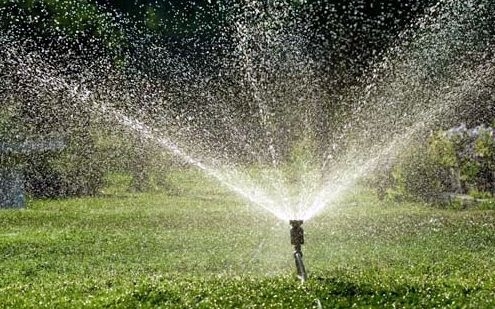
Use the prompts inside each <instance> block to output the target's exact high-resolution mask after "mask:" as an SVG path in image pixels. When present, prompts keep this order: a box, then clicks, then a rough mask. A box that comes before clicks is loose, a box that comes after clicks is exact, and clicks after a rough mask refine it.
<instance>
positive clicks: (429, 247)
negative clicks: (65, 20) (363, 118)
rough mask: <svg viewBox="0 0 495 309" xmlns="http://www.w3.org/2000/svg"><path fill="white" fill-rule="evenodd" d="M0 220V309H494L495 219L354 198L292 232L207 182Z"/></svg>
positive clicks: (41, 204) (40, 204) (189, 177)
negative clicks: (301, 242)
mask: <svg viewBox="0 0 495 309" xmlns="http://www.w3.org/2000/svg"><path fill="white" fill-rule="evenodd" d="M174 181H175V182H176V186H177V188H180V190H179V192H177V193H176V194H173V195H170V194H169V195H167V194H127V193H119V190H118V188H116V187H113V188H109V189H108V190H107V191H108V192H110V193H111V194H110V195H108V196H104V197H99V198H87V199H71V200H60V201H33V202H31V203H30V204H29V207H28V208H27V209H26V210H23V211H9V210H8V211H1V212H0V307H33V308H40V307H48V308H53V307H71V308H73V307H103V306H109V307H129V308H134V307H136V306H138V305H141V306H144V307H159V306H161V307H164V308H170V307H181V308H182V307H183V308H189V307H194V306H197V307H202V308H213V307H218V308H225V307H259V308H270V307H273V308H297V307H299V308H309V307H312V306H317V303H318V301H317V300H319V302H321V304H322V305H323V308H325V307H326V308H336V307H344V308H345V307H350V306H352V305H354V304H356V305H357V306H364V307H376V308H383V307H393V306H394V305H395V306H396V307H434V306H436V307H445V306H446V307H463V306H466V307H472V308H483V307H488V308H490V307H495V255H494V253H493V252H495V233H494V232H495V220H494V219H495V213H494V212H493V211H477V210H470V211H453V210H438V209H431V208H427V207H425V206H422V205H415V204H410V205H392V204H386V203H385V204H384V203H379V202H378V201H376V200H375V199H373V198H372V197H370V196H367V195H365V194H361V195H356V196H351V197H349V198H348V199H346V201H345V202H342V204H341V205H340V206H339V207H334V208H333V209H330V210H329V211H327V212H326V213H325V214H323V215H321V216H320V217H318V218H315V219H314V220H313V221H309V222H306V223H305V224H304V227H305V230H306V245H305V246H304V248H303V249H304V252H305V261H306V264H307V265H306V266H307V268H308V269H309V270H310V271H311V272H310V280H309V281H308V282H306V284H304V285H301V284H300V283H299V282H297V280H295V279H294V277H293V272H294V266H293V261H292V259H291V247H290V245H289V239H288V230H289V227H288V226H287V224H285V223H283V222H277V220H275V219H273V218H271V217H270V216H269V215H266V214H264V213H261V212H260V213H257V212H256V211H254V210H252V209H251V208H249V207H247V206H246V205H245V204H243V202H242V201H240V200H238V199H237V198H235V197H233V196H232V195H230V194H228V193H227V192H225V191H223V190H221V189H219V188H217V187H216V186H215V185H214V184H211V183H210V182H207V181H205V180H204V179H201V178H200V177H198V176H197V175H195V174H194V173H178V174H176V175H175V177H174Z"/></svg>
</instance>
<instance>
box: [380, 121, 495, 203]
mask: <svg viewBox="0 0 495 309" xmlns="http://www.w3.org/2000/svg"><path fill="white" fill-rule="evenodd" d="M455 130H457V131H453V132H454V133H452V132H450V133H449V132H447V133H446V132H437V133H435V134H433V135H432V136H431V138H430V139H429V140H428V142H427V143H426V144H425V145H423V146H420V147H419V148H417V149H415V150H414V151H411V152H408V153H407V154H406V155H404V156H403V157H402V158H400V160H398V162H396V163H395V164H394V166H393V167H392V168H391V169H390V170H389V171H385V172H382V173H380V174H378V175H377V176H376V177H375V178H376V179H378V180H376V179H375V180H374V186H375V187H377V189H378V191H379V193H380V194H381V195H382V196H385V195H387V196H388V197H392V198H393V199H396V200H397V199H399V200H404V199H413V200H414V199H415V200H422V201H428V202H436V203H440V204H443V202H444V201H445V196H444V194H442V193H445V194H446V193H461V194H470V195H471V196H473V197H474V198H475V199H479V196H485V197H492V196H493V193H494V192H495V139H494V135H493V131H492V129H490V128H486V127H483V126H480V127H477V128H475V129H472V130H471V131H472V132H470V131H469V130H467V129H466V128H465V127H459V128H456V129H455ZM380 179H381V180H380Z"/></svg>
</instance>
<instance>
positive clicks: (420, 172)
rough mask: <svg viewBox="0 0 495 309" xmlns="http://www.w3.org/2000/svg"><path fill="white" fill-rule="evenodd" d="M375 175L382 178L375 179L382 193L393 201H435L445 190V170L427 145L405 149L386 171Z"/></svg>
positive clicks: (446, 172)
mask: <svg viewBox="0 0 495 309" xmlns="http://www.w3.org/2000/svg"><path fill="white" fill-rule="evenodd" d="M376 177H380V178H381V179H382V180H381V182H380V180H378V182H380V191H381V192H382V193H381V194H382V196H384V197H385V196H386V197H387V198H390V199H392V200H395V201H404V200H416V201H423V202H434V201H438V200H440V199H441V198H442V194H443V193H444V192H446V189H447V188H446V187H447V184H446V181H445V180H446V179H445V178H447V177H448V170H447V169H446V168H445V167H444V166H442V165H441V164H440V163H439V161H438V160H437V158H436V157H435V155H434V153H432V152H431V151H430V149H428V148H427V147H421V146H418V147H417V148H415V149H412V150H411V151H408V152H406V153H405V154H404V155H403V156H402V157H401V158H400V159H399V161H398V163H396V164H395V165H394V166H393V167H392V168H391V169H390V170H389V171H385V172H383V173H381V174H379V175H378V176H376ZM376 182H377V181H376V180H375V183H376Z"/></svg>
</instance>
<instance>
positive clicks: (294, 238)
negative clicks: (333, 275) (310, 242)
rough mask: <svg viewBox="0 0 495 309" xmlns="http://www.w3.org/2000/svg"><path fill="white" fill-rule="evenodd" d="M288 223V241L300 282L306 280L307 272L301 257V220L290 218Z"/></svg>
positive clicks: (302, 237) (302, 233) (302, 239)
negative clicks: (289, 226)
mask: <svg viewBox="0 0 495 309" xmlns="http://www.w3.org/2000/svg"><path fill="white" fill-rule="evenodd" d="M289 224H290V225H291V226H292V228H291V229H290V243H291V245H293V246H294V261H295V263H296V270H297V276H298V277H299V279H301V282H304V281H306V279H307V277H308V276H307V274H306V269H305V267H304V263H303V259H302V256H303V254H302V251H301V245H303V244H304V230H303V228H302V227H301V225H302V224H303V220H290V221H289Z"/></svg>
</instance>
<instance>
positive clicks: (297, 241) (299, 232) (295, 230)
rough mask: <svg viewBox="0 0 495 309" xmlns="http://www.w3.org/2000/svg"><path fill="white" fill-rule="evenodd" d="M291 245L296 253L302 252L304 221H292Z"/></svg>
mask: <svg viewBox="0 0 495 309" xmlns="http://www.w3.org/2000/svg"><path fill="white" fill-rule="evenodd" d="M289 224H290V225H291V226H292V228H291V229H290V244H291V245H293V246H294V249H295V251H296V252H301V245H303V244H304V230H303V228H302V227H301V225H302V224H303V220H290V221H289ZM301 255H302V253H301Z"/></svg>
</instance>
